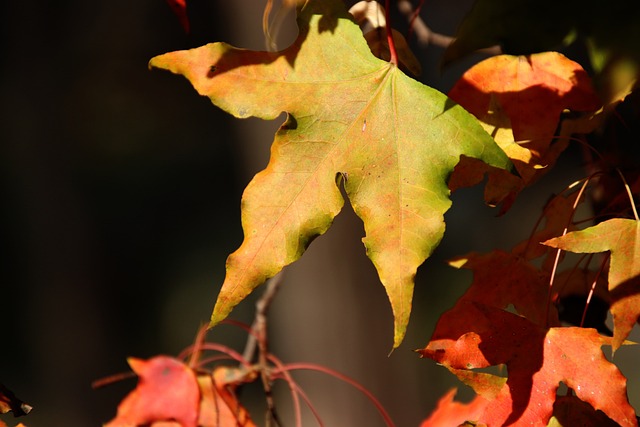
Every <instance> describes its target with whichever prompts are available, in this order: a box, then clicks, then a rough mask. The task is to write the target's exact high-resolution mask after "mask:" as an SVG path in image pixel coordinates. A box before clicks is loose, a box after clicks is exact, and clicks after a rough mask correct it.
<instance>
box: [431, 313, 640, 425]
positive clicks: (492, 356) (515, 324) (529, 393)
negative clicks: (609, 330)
mask: <svg viewBox="0 0 640 427" xmlns="http://www.w3.org/2000/svg"><path fill="white" fill-rule="evenodd" d="M609 341H610V339H609V338H607V337H602V336H600V335H598V333H597V332H596V331H595V330H593V329H585V328H575V327H571V328H550V329H544V328H541V327H539V326H537V325H535V324H533V323H531V322H530V321H529V320H527V319H525V318H523V317H520V316H517V315H514V314H512V313H508V312H506V311H503V310H499V309H496V308H493V307H488V306H483V305H480V304H477V303H473V302H469V301H461V302H460V303H458V304H457V305H456V306H455V307H454V309H452V310H450V311H448V312H446V313H445V314H444V315H443V316H442V317H441V318H440V320H439V321H438V324H437V325H436V330H435V331H434V334H433V337H432V339H431V341H430V342H429V344H428V345H427V347H426V348H424V349H422V350H419V352H420V354H421V355H422V356H423V357H429V358H431V359H433V360H435V361H436V362H438V363H440V364H442V365H444V366H445V367H447V368H448V369H449V370H451V371H452V372H454V373H455V374H456V375H458V376H459V377H460V378H461V379H462V380H463V381H464V382H465V383H466V384H467V385H470V386H471V387H473V388H474V389H475V388H478V389H479V390H477V391H478V392H479V393H481V394H483V395H484V397H485V398H487V390H491V393H492V394H493V398H492V399H491V404H490V405H487V406H486V408H485V410H484V413H483V414H482V415H480V416H479V418H478V419H479V420H480V421H482V422H485V423H487V424H488V425H512V424H513V425H527V426H541V427H542V426H546V425H547V423H548V421H549V419H550V418H551V416H552V413H553V404H554V401H555V400H556V391H557V389H558V386H559V383H560V382H561V381H562V382H564V383H565V384H566V385H567V386H568V387H570V388H571V389H572V390H573V391H574V393H575V394H576V396H577V397H578V398H580V399H581V400H583V401H585V402H587V403H589V404H590V405H591V406H592V407H593V408H595V409H598V410H601V411H602V412H604V413H605V414H607V416H608V417H609V418H611V419H612V420H614V421H616V422H618V423H619V424H620V425H622V426H637V422H636V418H635V412H634V410H633V408H632V407H631V405H630V404H629V402H628V399H627V389H626V378H625V377H624V376H623V375H622V373H621V372H620V371H619V370H618V368H617V367H616V366H615V365H614V364H612V363H610V362H609V361H608V360H607V359H606V358H605V357H604V354H603V353H602V350H601V349H600V347H601V346H602V345H606V344H609ZM515 343H517V345H514V344H515ZM502 364H504V365H506V367H507V371H508V376H507V380H506V382H505V383H504V387H502V388H501V389H499V390H498V389H497V387H496V384H499V381H502V379H501V377H497V376H495V375H490V374H485V373H481V372H474V371H472V370H471V369H475V368H486V367H489V366H496V365H502ZM491 377H494V379H491ZM488 385H489V386H490V387H488Z"/></svg>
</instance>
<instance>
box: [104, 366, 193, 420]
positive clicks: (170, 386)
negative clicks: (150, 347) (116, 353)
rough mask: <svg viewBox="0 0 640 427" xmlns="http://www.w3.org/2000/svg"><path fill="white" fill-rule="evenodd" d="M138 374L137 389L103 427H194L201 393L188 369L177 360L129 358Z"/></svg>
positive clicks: (126, 398) (190, 370)
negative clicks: (171, 426) (167, 426)
mask: <svg viewBox="0 0 640 427" xmlns="http://www.w3.org/2000/svg"><path fill="white" fill-rule="evenodd" d="M129 365H130V366H131V369H133V371H134V372H135V373H136V374H138V376H139V381H138V386H137V387H136V389H135V390H133V391H132V392H131V393H130V394H129V395H128V396H127V397H125V399H124V400H123V401H122V402H121V403H120V405H118V413H117V416H116V418H114V419H113V420H111V421H110V422H109V423H108V424H106V425H105V427H135V426H140V425H147V424H152V423H154V422H156V421H157V422H160V421H175V422H177V423H179V425H180V426H181V427H196V426H197V425H198V423H197V421H198V412H199V401H200V390H199V388H198V381H197V379H196V375H195V373H194V372H193V370H192V369H191V368H189V367H188V366H187V365H185V364H184V363H182V362H180V361H179V360H177V359H174V358H172V357H168V356H156V357H154V358H152V359H149V360H141V359H136V358H129Z"/></svg>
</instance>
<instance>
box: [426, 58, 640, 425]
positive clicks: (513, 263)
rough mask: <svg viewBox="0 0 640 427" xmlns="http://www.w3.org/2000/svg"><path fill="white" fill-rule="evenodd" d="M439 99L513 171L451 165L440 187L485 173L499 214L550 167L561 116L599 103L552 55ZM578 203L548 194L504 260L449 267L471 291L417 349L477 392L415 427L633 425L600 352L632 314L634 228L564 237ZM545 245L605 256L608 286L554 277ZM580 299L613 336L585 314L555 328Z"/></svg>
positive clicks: (637, 242) (478, 78)
mask: <svg viewBox="0 0 640 427" xmlns="http://www.w3.org/2000/svg"><path fill="white" fill-rule="evenodd" d="M450 96H452V97H453V98H454V99H456V100H457V101H458V102H460V103H461V104H462V105H463V106H465V108H467V109H468V110H469V111H471V112H472V113H473V114H474V115H475V116H476V117H477V118H478V119H479V120H480V121H481V122H482V123H483V125H484V126H485V129H486V130H487V131H489V132H490V133H491V134H492V135H493V136H494V137H495V139H496V141H497V142H498V143H499V144H500V145H501V148H503V150H505V152H506V153H507V154H508V155H509V157H510V158H511V160H512V161H513V163H514V165H515V167H516V170H517V172H518V174H519V176H517V177H515V176H512V175H509V174H508V173H507V172H506V171H501V170H496V169H492V168H490V167H487V166H485V165H481V164H480V163H479V162H471V161H466V162H464V163H461V164H460V165H459V166H458V168H456V173H454V175H453V177H452V180H451V181H450V187H451V188H452V189H456V188H458V187H459V186H462V185H463V184H465V185H466V184H468V183H469V182H477V181H479V180H480V179H481V178H482V176H483V175H484V173H485V172H489V179H488V185H487V189H486V193H485V196H486V199H487V201H488V202H490V203H494V204H497V203H500V202H503V203H504V204H503V211H504V210H506V209H508V207H509V206H510V205H511V204H512V203H513V201H514V199H515V196H516V194H517V193H518V192H519V191H520V190H521V189H522V188H524V187H525V186H526V185H528V184H530V183H532V182H534V181H535V180H536V179H538V178H539V177H540V175H541V174H542V173H544V172H545V171H546V170H548V168H549V166H551V165H553V163H555V161H556V160H557V158H558V156H559V155H560V153H561V152H562V151H563V150H564V149H565V148H566V147H567V145H568V141H569V138H568V137H569V136H570V133H573V132H574V131H575V130H576V128H578V127H580V126H577V127H576V126H575V122H574V123H572V126H567V129H569V130H567V133H566V134H565V133H562V131H560V132H561V133H560V134H559V135H558V129H562V126H561V117H562V114H563V112H564V111H565V110H567V109H569V110H573V111H578V112H591V113H592V114H593V113H594V110H597V109H598V108H599V107H600V104H599V102H598V99H597V97H596V95H595V92H594V91H593V89H592V88H591V84H590V81H589V78H588V77H587V75H586V73H585V72H584V71H583V70H582V68H581V67H580V66H579V65H578V64H576V63H574V62H572V61H570V60H568V59H567V58H565V57H564V56H562V55H560V54H557V53H553V52H550V53H542V54H536V55H531V56H520V57H513V56H507V55H502V56H498V57H494V58H491V59H489V60H486V61H484V62H481V63H480V64H478V65H476V66H475V67H473V68H472V69H470V70H469V71H468V72H467V73H466V74H465V75H464V76H463V78H462V79H461V80H460V82H458V84H456V85H455V87H454V88H453V89H452V91H451V93H450ZM592 119H593V115H591V116H590V117H588V119H587V122H589V121H591V122H592V125H593V123H594V122H593V120H592ZM582 130H586V131H590V130H592V128H589V126H587V127H586V128H585V127H582ZM585 186H586V185H585ZM580 196H581V192H574V193H571V194H570V195H569V196H566V197H564V196H557V197H555V198H553V199H552V200H551V201H550V203H549V204H548V205H547V207H546V208H545V214H544V218H545V219H546V221H545V223H544V226H543V227H542V229H540V230H539V231H536V232H535V233H533V235H532V236H531V237H530V239H528V240H527V241H525V242H523V243H522V244H520V245H518V246H516V247H515V248H514V249H513V251H512V252H511V253H506V252H502V251H494V252H491V253H489V254H484V255H480V254H475V253H472V254H469V255H467V256H466V257H462V258H458V259H455V260H453V261H451V264H452V265H453V266H456V267H462V268H467V269H470V270H472V271H473V272H474V280H473V283H472V284H471V287H470V288H469V289H468V290H467V292H466V293H465V294H464V295H463V296H462V297H461V298H460V299H459V300H458V302H457V303H456V305H455V306H454V307H453V308H452V309H451V310H449V311H447V312H446V313H444V314H443V315H442V316H441V318H440V319H439V321H438V324H437V326H436V329H435V331H434V333H433V336H432V338H431V340H430V342H429V343H428V345H427V346H426V347H425V348H424V349H422V350H419V353H420V354H421V356H422V357H426V358H430V359H433V360H434V361H436V362H438V363H439V364H441V365H443V366H444V367H446V368H447V369H448V370H449V371H451V372H452V373H453V374H455V375H456V376H457V377H458V378H459V379H460V380H461V381H462V382H464V383H465V384H467V385H469V386H470V387H471V388H472V389H473V390H474V391H475V392H476V393H477V396H476V397H475V399H474V400H473V401H471V402H470V403H467V404H463V403H459V402H455V401H454V400H453V397H454V395H455V390H453V391H450V392H449V393H448V394H446V395H445V396H444V397H443V398H442V399H441V401H440V402H439V405H438V407H437V408H436V410H435V411H434V412H433V413H432V414H431V416H430V417H429V418H428V419H427V420H425V421H424V422H423V424H422V427H431V426H458V425H461V424H463V423H465V422H471V423H473V425H489V426H493V425H495V426H502V425H516V426H520V425H522V426H525V425H526V426H547V425H552V424H550V422H551V421H552V419H553V420H554V422H555V423H556V424H553V425H563V426H568V425H588V426H607V425H622V426H637V425H638V423H637V419H636V415H635V412H634V409H633V408H632V407H631V406H630V404H629V402H628V397H627V388H626V378H625V377H624V376H623V375H622V373H621V372H620V371H619V370H618V368H617V367H616V366H615V365H614V364H613V363H611V362H610V361H608V360H607V358H605V356H604V354H603V352H602V350H601V347H602V346H603V345H607V346H612V347H613V351H614V352H615V350H617V349H618V348H619V347H620V346H621V345H622V344H623V342H624V341H625V339H626V338H627V336H628V335H629V333H630V331H631V329H632V327H633V325H634V324H635V323H636V322H637V321H638V318H639V317H640V297H639V295H640V255H639V254H640V221H638V220H637V214H636V215H635V216H636V219H635V220H631V219H622V218H616V219H611V220H608V221H605V222H602V223H600V224H598V225H596V226H593V227H590V228H587V229H585V230H580V231H572V230H573V229H574V226H573V225H572V224H573V222H572V220H573V215H574V213H575V210H576V206H577V204H578V203H579V201H580V200H579V198H580ZM631 204H633V200H631ZM568 231H569V232H568ZM567 232H568V233H567ZM557 236H560V237H557ZM543 245H546V246H543ZM549 247H552V248H557V249H562V250H565V251H571V252H577V253H592V254H593V253H599V252H605V251H609V252H610V257H611V260H610V264H609V266H608V272H609V273H608V280H607V281H605V280H601V277H600V276H601V275H600V274H599V273H598V272H597V271H589V270H587V269H583V268H579V267H578V266H573V267H572V268H570V269H568V270H567V271H565V272H563V273H560V274H556V269H557V267H558V263H557V261H558V260H559V259H560V258H559V257H558V255H559V252H558V251H556V250H550V249H549ZM542 256H545V258H544V259H543V260H542V262H541V263H540V265H541V266H540V267H535V266H534V265H533V264H532V263H531V261H532V260H534V259H536V258H540V257H542ZM606 261H607V259H606V258H605V261H604V262H603V263H602V266H603V268H601V271H602V270H603V269H605V267H606V265H607V262H606ZM554 278H555V282H554ZM551 285H554V286H553V288H551V287H550V286H551ZM590 291H591V293H592V294H595V295H596V296H597V297H598V298H599V300H601V301H603V302H604V303H605V305H606V306H607V308H608V309H609V310H610V311H611V313H612V315H613V318H614V332H613V338H609V337H606V336H602V335H600V334H599V333H598V331H596V330H595V329H590V328H586V327H583V326H585V325H584V323H585V316H584V315H583V316H582V319H581V320H580V319H579V320H578V322H576V324H579V325H580V326H579V327H562V326H561V323H560V320H568V319H566V318H564V317H563V316H560V318H559V316H558V311H557V310H556V306H555V305H554V304H552V302H555V303H561V302H562V299H563V298H565V297H567V296H571V295H574V294H576V295H578V296H580V297H582V298H583V300H582V302H583V304H584V301H587V303H586V304H587V306H588V304H589V301H590V300H589V299H587V295H588V294H589V292H590ZM589 298H590V297H589ZM609 305H610V307H609ZM585 314H586V309H585ZM605 316H606V312H603V313H602V319H599V320H598V321H597V322H596V323H597V326H598V330H606V329H607V328H606V326H605V325H604V317H605ZM593 326H596V325H593ZM491 366H502V367H503V369H502V372H503V374H504V376H503V375H496V374H490V373H487V372H483V371H478V369H483V368H488V367H491ZM504 368H506V371H505V369H504ZM561 382H562V383H564V384H565V385H566V386H567V387H568V390H569V391H568V392H567V395H566V396H557V392H558V389H559V385H560V383H561Z"/></svg>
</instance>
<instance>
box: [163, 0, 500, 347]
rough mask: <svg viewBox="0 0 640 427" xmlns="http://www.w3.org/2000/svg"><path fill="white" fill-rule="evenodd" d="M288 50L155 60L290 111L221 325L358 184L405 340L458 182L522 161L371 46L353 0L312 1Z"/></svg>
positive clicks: (237, 260)
mask: <svg viewBox="0 0 640 427" xmlns="http://www.w3.org/2000/svg"><path fill="white" fill-rule="evenodd" d="M298 26H299V29H300V34H299V36H298V38H297V40H296V41H295V42H294V43H293V44H292V45H291V46H290V47H289V48H287V49H285V50H283V51H281V52H275V53H273V52H255V51H249V50H242V49H237V48H234V47H231V46H229V45H227V44H224V43H213V44H209V45H206V46H202V47H200V48H197V49H192V50H188V51H179V52H172V53H168V54H165V55H161V56H158V57H156V58H153V59H152V60H151V63H150V65H151V66H152V67H157V68H162V69H166V70H169V71H172V72H174V73H176V74H182V75H184V76H185V77H186V78H187V79H189V81H190V82H191V83H192V84H193V86H194V87H195V89H196V90H197V91H198V92H199V93H200V94H201V95H204V96H208V97H209V98H210V99H211V101H212V102H213V103H214V104H215V105H217V106H218V107H220V108H222V109H224V110H225V111H227V112H229V113H231V114H233V115H234V116H236V117H240V118H243V117H249V116H255V117H259V118H262V119H274V118H276V117H277V116H278V115H280V114H281V113H282V112H283V111H284V112H286V113H287V114H288V118H287V120H286V123H284V124H283V125H282V127H281V128H280V129H279V130H278V132H277V133H276V136H275V140H274V142H273V146H272V148H271V159H270V161H269V164H268V166H267V168H266V169H265V170H263V171H262V172H260V173H258V174H257V175H256V176H255V177H254V179H253V180H252V181H251V182H250V183H249V185H248V186H247V188H246V189H245V192H244V195H243V198H242V226H243V230H244V241H243V243H242V245H241V246H240V248H239V249H238V250H237V251H236V252H234V253H233V254H231V255H230V256H229V258H228V260H227V273H226V278H225V281H224V283H223V285H222V289H221V290H220V294H219V296H218V299H217V302H216V305H215V307H214V311H213V314H212V319H211V322H212V325H213V324H216V323H218V322H219V321H221V320H222V319H224V318H225V317H226V316H227V315H228V314H229V313H230V311H231V310H232V308H233V307H234V306H235V305H237V304H238V303H239V302H240V301H242V300H243V299H244V298H245V297H246V296H247V295H248V294H249V293H251V292H252V291H253V289H255V288H256V287H257V286H259V285H260V284H262V283H263V282H264V281H265V280H266V279H267V278H269V277H272V276H274V275H275V274H277V273H278V272H279V271H280V270H281V269H282V268H283V267H284V266H286V265H288V264H290V263H292V262H294V261H295V260H297V259H298V258H299V257H300V256H301V255H302V253H303V252H304V251H305V249H306V247H307V246H308V244H309V243H310V242H311V240H312V239H313V238H315V237H316V236H318V235H320V234H322V233H324V232H325V231H326V230H327V229H328V228H329V226H330V225H331V222H332V220H333V218H334V217H335V216H336V215H337V214H338V213H339V212H340V210H341V208H342V205H343V198H342V196H341V194H340V189H339V187H338V185H336V184H337V183H338V184H339V183H340V182H343V183H344V188H345V191H346V193H347V195H348V197H349V200H350V202H351V204H352V206H353V208H354V210H355V212H356V214H357V215H358V216H359V217H360V218H361V219H362V220H363V222H364V227H365V232H366V237H365V238H364V239H363V241H364V244H365V246H366V249H367V254H368V256H369V258H370V259H371V260H372V261H373V263H374V265H375V266H376V268H377V271H378V274H379V276H380V279H381V281H382V283H383V285H384V287H385V289H386V291H387V295H388V297H389V300H390V302H391V306H392V309H393V314H394V318H395V329H394V347H397V346H398V345H399V344H400V342H401V341H402V338H403V336H404V334H405V330H406V326H407V323H408V319H409V314H410V311H411V300H412V296H413V286H414V277H415V274H416V270H417V268H418V267H419V266H420V265H421V264H422V263H423V262H424V261H425V259H426V258H427V257H429V256H430V255H431V253H432V252H433V250H434V249H435V248H436V246H437V245H438V243H439V242H440V240H441V239H442V236H443V233H444V229H445V223H444V216H443V215H444V213H445V212H446V211H447V210H448V209H449V207H450V205H451V201H450V199H449V190H448V188H447V179H448V177H449V175H450V173H451V172H452V170H453V169H454V167H455V165H456V164H457V163H458V161H459V159H460V156H461V155H462V154H464V155H466V156H469V157H472V158H477V159H480V160H482V161H484V162H486V163H488V164H491V165H493V166H496V167H500V168H505V167H508V166H509V165H510V163H509V160H508V159H507V157H506V156H505V154H504V153H503V152H502V151H501V150H500V148H499V147H498V146H497V145H496V144H495V143H494V141H493V140H492V139H491V137H490V136H489V135H488V134H487V133H486V132H485V131H484V130H483V129H482V127H481V126H480V125H479V124H478V122H477V121H476V119H475V118H474V117H473V116H471V115H470V114H469V113H467V112H466V111H465V110H464V109H463V108H461V107H459V106H457V105H455V104H454V103H453V102H451V101H450V100H449V99H448V98H447V97H446V96H445V95H443V94H441V93H440V92H438V91H436V90H434V89H431V88H429V87H427V86H424V85H423V84H421V83H419V82H417V81H415V80H412V79H411V78H409V77H407V76H406V75H405V74H403V73H402V72H401V71H400V70H399V69H398V67H397V66H396V65H394V64H391V63H388V62H385V61H382V60H380V59H378V58H376V57H375V56H373V55H372V54H371V51H370V50H369V48H368V46H367V43H366V41H365V39H364V38H363V36H362V33H361V32H360V29H359V28H358V26H357V25H356V24H355V23H354V22H353V20H352V18H351V16H350V15H349V14H348V13H347V12H346V10H345V9H344V6H343V5H342V3H341V2H339V1H336V0H331V1H328V0H324V1H313V0H312V1H309V2H308V3H307V4H306V6H305V7H304V8H303V9H302V10H301V12H300V15H299V17H298Z"/></svg>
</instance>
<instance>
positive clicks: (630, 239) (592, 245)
mask: <svg viewBox="0 0 640 427" xmlns="http://www.w3.org/2000/svg"><path fill="white" fill-rule="evenodd" d="M543 244H544V245H547V246H551V247H554V248H558V249H562V250H565V251H570V252H578V253H597V252H605V251H611V264H610V266H609V279H608V280H609V284H608V287H609V292H610V298H611V301H612V304H611V309H610V310H611V314H612V315H613V349H614V351H615V350H617V349H618V348H619V347H620V346H621V345H622V343H623V342H624V340H625V339H626V338H627V336H629V333H630V332H631V329H632V328H633V326H634V324H635V323H636V322H637V321H638V318H640V222H639V221H636V220H631V219H622V218H614V219H610V220H608V221H605V222H601V223H600V224H598V225H595V226H593V227H589V228H586V229H584V230H580V231H573V232H571V233H567V234H565V235H564V236H561V237H556V238H554V239H550V240H547V241H546V242H543Z"/></svg>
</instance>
